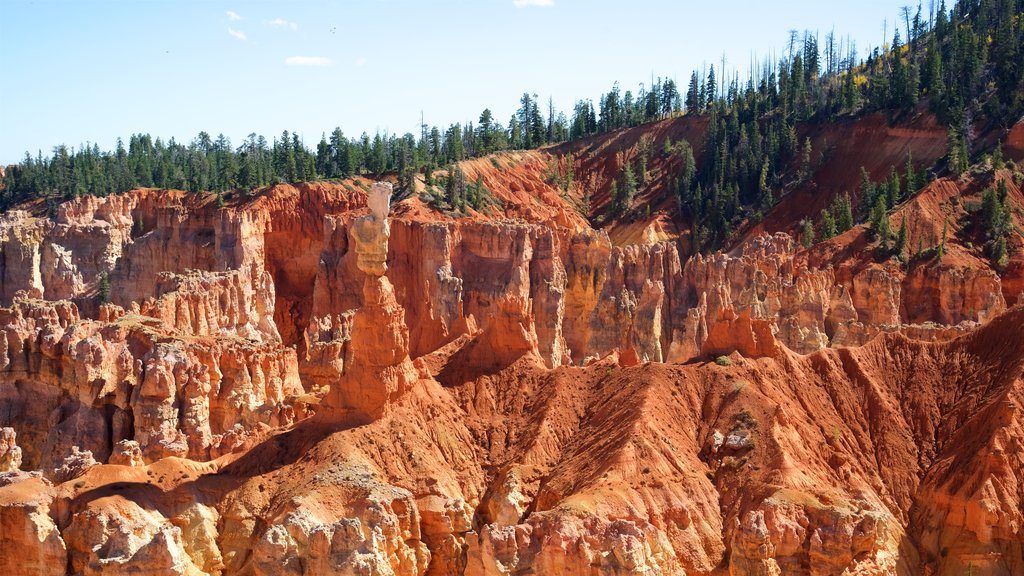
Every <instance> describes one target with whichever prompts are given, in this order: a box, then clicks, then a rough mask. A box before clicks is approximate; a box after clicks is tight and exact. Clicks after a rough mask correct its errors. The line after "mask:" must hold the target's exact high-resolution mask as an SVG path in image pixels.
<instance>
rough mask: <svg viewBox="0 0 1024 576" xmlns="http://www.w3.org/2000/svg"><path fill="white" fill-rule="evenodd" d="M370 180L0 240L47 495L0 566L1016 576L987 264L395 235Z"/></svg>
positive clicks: (786, 248)
mask: <svg viewBox="0 0 1024 576" xmlns="http://www.w3.org/2000/svg"><path fill="white" fill-rule="evenodd" d="M535 160H536V159H535V158H534V157H533V156H531V162H534V161H535ZM484 168H485V167H484ZM477 169H481V167H480V166H477ZM360 182H361V183H360V185H359V186H357V187H355V188H352V189H351V190H346V189H345V188H344V187H343V186H341V185H337V186H334V187H332V186H333V185H326V184H325V185H303V186H302V187H298V188H295V187H290V186H283V187H279V188H277V189H275V190H273V191H271V192H268V193H266V194H263V195H260V196H257V197H255V198H253V199H249V200H244V201H239V202H238V203H236V204H235V205H232V206H230V207H228V208H225V209H216V208H215V206H214V204H213V203H212V202H209V201H207V202H205V203H204V201H202V198H201V197H200V196H199V195H186V194H184V193H174V192H165V191H140V192H136V193H131V194H126V195H120V196H114V197H110V198H108V199H81V200H77V201H74V202H71V203H68V204H66V205H64V206H62V208H61V210H60V212H59V215H58V217H57V219H56V220H55V221H50V220H47V219H34V218H32V217H31V216H29V215H28V214H26V213H12V214H9V215H5V216H4V218H3V219H2V220H0V250H2V251H3V256H4V259H5V260H4V262H5V263H6V264H5V266H4V268H3V270H0V276H2V278H3V284H2V286H0V291H2V292H0V301H2V303H3V304H5V305H8V307H6V308H0V331H2V334H0V336H2V337H0V425H2V426H14V427H15V428H16V429H17V443H15V442H14V440H15V437H14V435H13V433H10V434H9V433H7V432H6V431H4V432H2V433H0V471H2V469H3V468H4V467H6V468H7V469H16V468H17V467H18V465H17V464H16V462H17V460H18V457H17V453H18V448H19V447H20V450H21V453H20V460H21V463H20V464H21V468H23V469H27V470H43V471H45V478H43V477H39V476H38V475H37V476H32V475H31V474H29V473H21V474H17V473H15V474H13V475H10V476H4V477H3V478H0V526H2V527H3V529H4V531H3V532H2V533H0V552H6V551H7V550H10V549H20V548H21V547H25V548H26V549H31V553H28V554H26V557H27V558H28V560H26V562H28V564H26V565H28V566H33V567H38V568H39V571H40V573H45V570H47V569H49V568H50V567H53V566H56V567H59V571H60V573H63V572H64V570H65V567H67V566H70V569H71V571H73V572H74V573H84V574H92V573H143V574H145V573H152V574H157V573H159V574H166V573H172V574H173V573H181V574H199V573H210V574H216V573H225V574H236V573H242V574H254V573H255V574H279V573H290V574H291V573H294V574H320V573H365V574H417V575H418V574H432V575H434V574H524V573H536V574H595V573H601V574H717V573H723V572H728V573H730V574H780V575H781V574H815V575H817V574H823V575H824V574H842V573H847V574H877V573H897V574H918V573H922V571H929V570H930V571H931V573H935V574H959V573H962V572H963V571H965V570H967V569H968V567H974V568H973V569H977V570H983V571H987V572H986V573H993V574H1013V573H1016V572H1018V571H1020V570H1021V569H1024V567H1022V566H1021V565H1020V562H1018V561H1017V560H1016V559H1019V558H1021V557H1022V556H1021V541H1022V537H1021V534H1020V529H1019V526H1020V525H1021V524H1022V522H1021V519H1020V518H1019V516H1020V514H1019V511H1020V509H1021V507H1020V502H1021V496H1020V494H1018V492H1020V491H1019V490H1016V488H1014V487H1015V486H1016V485H1017V482H1016V474H1017V472H1018V471H1019V470H1020V469H1022V467H1024V462H1021V461H1020V458H1021V451H1020V449H1019V444H1020V441H1019V440H1020V437H1021V435H1022V434H1024V431H1022V430H1020V429H1019V428H1020V426H1019V418H1018V415H1017V408H1016V407H1017V406H1019V405H1020V402H1022V401H1024V398H1022V397H1021V396H1020V394H1021V393H1020V390H1019V388H1020V380H1019V375H1020V374H1021V370H1022V369H1024V352H1021V350H1020V349H1019V346H1018V345H1017V340H1019V339H1015V338H1013V337H1007V336H1005V334H1011V333H1012V334H1015V333H1014V332H1012V331H1011V330H1010V328H1009V326H1012V325H1014V322H1017V323H1018V324H1019V322H1018V321H1019V319H1020V314H1019V311H1018V312H1016V313H1015V312H1012V311H1011V313H1010V315H1009V318H1010V319H1009V320H1005V318H1006V316H1000V314H1003V313H1004V312H1005V310H1006V305H1005V301H1003V300H1002V295H1001V292H1002V291H1001V290H1000V281H999V279H998V277H997V276H995V275H994V274H991V273H988V272H985V271H974V270H970V269H968V268H967V267H964V266H961V267H957V266H955V265H953V264H950V265H947V266H928V267H916V268H914V267H911V268H909V271H908V270H904V269H903V267H902V266H900V265H899V264H898V263H896V262H895V261H892V262H877V263H876V262H872V263H868V264H863V263H862V264H863V265H861V264H858V265H857V266H847V267H845V268H837V267H830V266H829V265H827V264H822V263H819V264H818V265H816V266H811V265H809V264H808V259H807V258H806V257H805V256H802V255H801V254H799V253H798V252H797V250H796V248H795V246H794V244H793V242H792V240H791V239H790V238H789V237H788V236H785V235H775V236H761V237H758V238H756V239H754V240H753V241H751V242H750V243H748V244H746V245H745V246H743V247H741V248H740V249H739V250H738V251H736V252H734V253H731V254H713V255H709V256H696V257H693V258H685V257H682V256H681V255H680V252H679V249H678V248H677V246H676V245H675V244H674V243H672V242H654V241H653V239H652V240H651V241H650V242H647V243H646V244H643V245H631V246H613V244H612V242H611V241H610V240H609V238H608V236H607V235H606V234H604V233H603V232H600V231H593V230H589V229H586V227H585V226H580V223H579V222H577V220H578V219H576V218H572V217H570V216H571V215H569V214H566V213H556V214H555V216H553V217H552V218H551V219H538V218H534V219H529V218H527V219H526V220H529V221H524V220H515V221H509V220H502V219H501V218H487V219H484V218H463V219H458V220H452V219H442V218H434V217H433V216H432V217H431V218H424V217H423V212H422V210H423V207H422V205H421V204H417V202H418V200H417V199H411V200H407V201H405V202H404V203H403V204H400V205H398V206H397V207H396V209H395V211H394V213H392V212H391V210H390V202H389V194H390V190H389V189H388V187H387V186H374V187H372V188H371V189H370V190H369V193H368V194H367V193H364V192H363V191H362V190H360V189H359V188H361V187H365V182H362V181H360ZM520 184H522V191H523V192H524V194H525V193H526V191H528V190H536V191H538V193H539V192H540V191H544V190H546V188H541V187H535V188H529V187H528V186H526V184H523V183H517V184H516V185H520ZM555 196H557V195H555ZM367 208H368V210H367ZM523 213H524V214H525V213H527V212H526V211H524V212H523ZM570 224H572V226H570ZM102 274H106V275H107V277H108V278H109V279H110V283H111V291H110V295H109V296H110V300H111V302H107V303H101V302H99V299H98V278H99V277H100V276H101V275H102ZM993 318H994V319H995V320H993ZM989 321H992V322H993V324H996V326H994V327H988V328H983V329H982V330H980V331H978V330H975V328H976V326H977V325H978V324H983V323H986V322H989ZM986 330H987V332H986ZM992 334H1003V336H1001V337H997V336H992ZM961 336H963V338H960V339H959V340H956V341H953V342H950V341H951V340H953V339H954V338H957V337H961ZM907 337H909V338H911V340H908V339H907ZM986 339H988V340H986ZM916 340H927V341H929V342H930V344H927V345H925V344H922V343H919V342H916ZM862 345H863V348H856V349H845V348H843V347H852V346H862ZM830 347H831V348H843V349H841V350H828V348H830ZM802 354H807V356H802ZM719 356H723V357H725V359H722V360H721V361H720V365H719V364H716V363H710V364H708V365H702V364H699V363H691V364H687V365H675V364H666V363H682V362H686V361H689V360H692V359H702V358H703V359H707V358H709V357H719ZM585 363H586V364H587V365H586V366H585V367H584V366H581V365H583V364H585ZM314 412H316V413H317V414H318V417H317V418H308V416H310V415H311V414H313V413H314ZM198 462H204V463H203V464H201V465H200V464H198ZM106 464H110V465H112V466H110V465H106ZM965 479H966V480H965ZM50 481H52V482H55V483H57V484H58V485H57V486H55V487H54V486H50V485H48V482H50ZM40 495H41V496H40ZM6 556H7V555H6V554H0V558H3V557H6ZM2 562H3V560H0V563H2ZM0 567H6V566H3V565H2V564H0ZM0 571H2V570H0Z"/></svg>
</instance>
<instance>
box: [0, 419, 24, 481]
mask: <svg viewBox="0 0 1024 576" xmlns="http://www.w3.org/2000/svg"><path fill="white" fill-rule="evenodd" d="M17 439H18V434H17V433H16V432H15V431H14V428H0V472H17V471H18V470H21V448H20V447H19V446H18V443H17Z"/></svg>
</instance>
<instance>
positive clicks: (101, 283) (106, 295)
mask: <svg viewBox="0 0 1024 576" xmlns="http://www.w3.org/2000/svg"><path fill="white" fill-rule="evenodd" d="M96 294H97V296H98V297H99V299H100V304H106V303H107V302H109V301H110V277H109V276H108V275H107V273H106V272H100V275H99V280H98V281H97V284H96Z"/></svg>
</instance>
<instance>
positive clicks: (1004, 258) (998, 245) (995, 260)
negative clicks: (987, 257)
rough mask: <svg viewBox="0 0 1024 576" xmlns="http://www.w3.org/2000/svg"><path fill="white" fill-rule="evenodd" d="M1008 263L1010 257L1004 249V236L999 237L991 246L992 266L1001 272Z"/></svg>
mask: <svg viewBox="0 0 1024 576" xmlns="http://www.w3.org/2000/svg"><path fill="white" fill-rule="evenodd" d="M1009 263H1010V255H1009V253H1008V251H1007V248H1006V236H1000V237H999V238H998V239H996V241H995V244H993V246H992V264H993V265H994V266H995V267H996V268H998V269H1000V270H1003V269H1005V268H1006V266H1007V265H1009Z"/></svg>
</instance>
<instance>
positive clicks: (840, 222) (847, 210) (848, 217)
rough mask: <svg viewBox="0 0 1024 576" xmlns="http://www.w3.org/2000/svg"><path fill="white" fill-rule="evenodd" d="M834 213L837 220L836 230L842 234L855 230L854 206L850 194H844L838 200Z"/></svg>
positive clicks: (834, 206) (834, 205)
mask: <svg viewBox="0 0 1024 576" xmlns="http://www.w3.org/2000/svg"><path fill="white" fill-rule="evenodd" d="M833 213H834V214H835V218H836V229H837V230H838V232H839V233H840V234H842V233H843V232H846V231H847V230H849V229H851V228H853V223H854V220H853V205H852V203H851V202H850V195H849V194H846V193H843V195H842V197H839V198H836V200H835V203H834V204H833Z"/></svg>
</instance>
